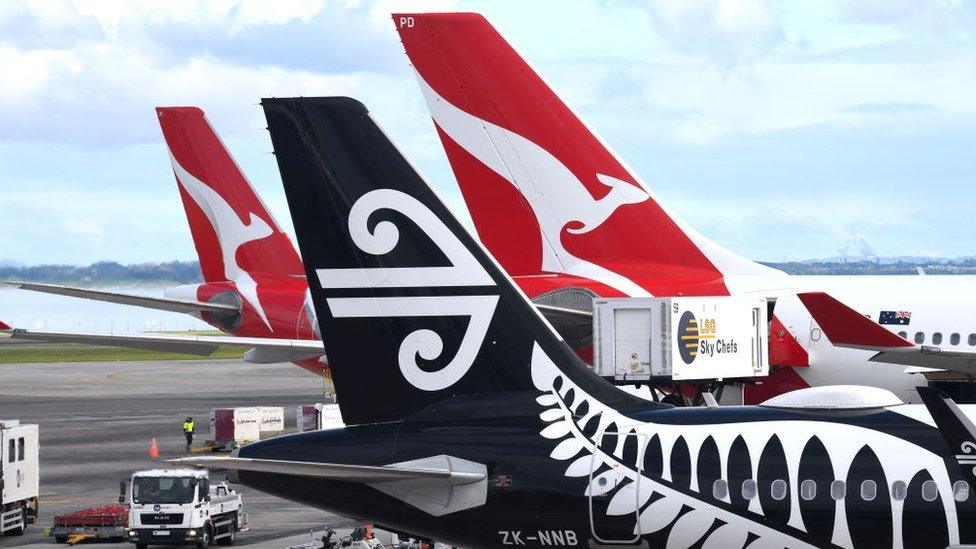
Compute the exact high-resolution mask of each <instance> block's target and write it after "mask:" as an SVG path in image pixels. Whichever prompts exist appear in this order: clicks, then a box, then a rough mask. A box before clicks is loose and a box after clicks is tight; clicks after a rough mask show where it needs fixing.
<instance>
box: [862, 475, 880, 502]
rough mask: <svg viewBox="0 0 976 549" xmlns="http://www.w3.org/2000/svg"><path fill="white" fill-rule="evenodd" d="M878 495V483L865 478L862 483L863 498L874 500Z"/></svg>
mask: <svg viewBox="0 0 976 549" xmlns="http://www.w3.org/2000/svg"><path fill="white" fill-rule="evenodd" d="M877 495H878V484H877V483H876V482H874V481H873V480H865V481H864V482H862V483H861V499H863V500H864V501H874V498H875V497H877Z"/></svg>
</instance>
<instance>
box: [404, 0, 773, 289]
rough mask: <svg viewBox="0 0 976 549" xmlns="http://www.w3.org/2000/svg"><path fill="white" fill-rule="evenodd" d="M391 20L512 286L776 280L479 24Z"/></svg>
mask: <svg viewBox="0 0 976 549" xmlns="http://www.w3.org/2000/svg"><path fill="white" fill-rule="evenodd" d="M393 21H394V23H395V25H396V27H397V30H398V32H399V33H400V38H401V40H402V41H403V45H404V48H405V49H406V52H407V55H408V56H409V58H410V60H411V62H412V63H413V66H414V69H415V70H416V72H417V76H418V79H419V81H420V86H421V89H422V90H423V93H424V96H425V98H426V100H427V105H428V107H429V109H430V111H431V115H432V117H433V119H434V123H435V125H436V127H437V131H438V134H439V135H440V138H441V141H442V143H443V145H444V148H445V150H446V152H447V156H448V158H449V160H450V162H451V166H452V168H453V169H454V173H455V176H456V177H457V180H458V183H459V185H460V187H461V192H462V194H463V195H464V199H465V201H466V203H467V206H468V209H469V210H470V212H471V216H472V218H473V219H474V222H475V225H476V227H477V230H478V234H479V236H480V237H481V239H482V241H483V242H484V243H485V245H486V246H487V247H488V248H489V249H490V250H491V252H492V254H493V255H494V256H495V257H496V258H498V260H499V261H500V262H501V263H502V265H503V266H504V267H505V268H506V270H508V272H509V273H510V274H512V275H513V276H520V275H529V276H531V275H537V274H541V273H559V274H563V275H570V276H577V277H583V278H587V279H590V280H595V281H597V282H600V283H602V284H605V285H606V286H609V287H610V288H613V289H614V290H616V291H617V292H620V293H622V294H625V295H647V294H648V293H650V294H652V295H678V294H683V295H691V294H705V295H716V294H725V293H727V288H726V286H725V281H724V277H725V276H728V275H731V274H736V275H740V274H771V273H775V272H777V271H773V270H772V269H769V268H766V267H763V266H762V265H759V264H756V263H754V262H752V261H749V260H746V259H744V258H741V257H739V256H736V255H735V254H732V253H731V252H729V251H727V250H725V249H724V248H721V247H720V246H718V245H717V244H715V243H713V242H711V241H709V240H708V239H706V238H704V237H703V236H702V235H700V234H699V233H697V232H696V231H694V229H692V228H690V227H689V226H687V225H686V224H684V223H683V222H681V221H680V220H679V219H678V218H677V217H676V216H674V215H672V214H671V213H670V212H668V211H667V210H666V209H665V207H664V206H663V205H662V204H661V203H660V201H659V200H657V198H656V197H655V196H654V194H653V193H652V192H651V191H650V189H648V188H647V186H646V185H644V184H643V183H642V182H641V181H640V179H639V178H638V177H637V176H636V174H634V173H633V172H632V171H631V170H629V169H628V168H627V167H626V166H625V165H624V164H623V163H622V162H621V161H620V159H619V158H617V156H616V155H615V154H614V153H613V151H611V150H610V149H609V147H608V146H607V145H606V144H605V143H603V141H601V140H600V138H599V137H598V136H597V135H596V134H595V133H594V132H593V131H592V130H590V128H588V127H587V126H586V124H585V123H584V122H583V121H582V120H581V119H580V118H579V117H578V116H577V115H576V113H574V112H573V111H572V110H571V109H570V108H569V107H568V106H567V105H566V104H565V103H564V102H563V101H562V100H561V99H560V98H559V96H557V95H556V93H555V92H554V91H553V90H552V89H551V88H550V87H549V86H548V85H547V84H546V82H545V81H544V80H543V79H542V78H541V77H540V76H539V75H538V74H537V73H536V71H535V70H533V68H532V67H531V66H530V65H529V64H528V63H527V62H526V61H525V60H524V59H522V57H520V56H519V54H518V53H517V52H516V51H515V50H514V49H513V48H512V47H511V46H510V45H509V44H508V42H506V41H505V39H504V38H503V37H502V36H501V35H500V34H499V33H498V32H497V31H496V30H495V29H494V28H493V27H492V26H491V24H489V23H488V21H486V20H485V18H484V17H482V16H481V15H478V14H472V13H443V14H394V16H393ZM614 293H616V292H614Z"/></svg>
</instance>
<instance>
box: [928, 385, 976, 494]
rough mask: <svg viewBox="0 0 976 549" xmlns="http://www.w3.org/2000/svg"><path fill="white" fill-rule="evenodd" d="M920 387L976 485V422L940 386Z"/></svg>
mask: <svg viewBox="0 0 976 549" xmlns="http://www.w3.org/2000/svg"><path fill="white" fill-rule="evenodd" d="M917 390H918V394H919V396H921V397H922V402H924V403H925V407H926V408H927V409H928V411H929V414H930V415H931V416H932V420H933V421H935V426H936V428H938V429H939V432H940V433H942V438H943V439H945V441H946V444H948V445H949V449H950V450H951V451H952V453H953V454H954V455H955V458H956V462H957V463H958V464H959V467H960V468H961V469H962V472H963V474H964V475H965V476H966V480H967V481H968V482H969V485H970V486H976V425H973V422H972V420H970V419H969V417H968V416H967V415H966V414H965V412H963V411H962V409H960V408H959V405H957V404H956V403H955V402H954V401H953V400H952V398H950V397H949V395H947V394H945V393H944V392H942V391H940V390H939V389H935V388H933V387H918V388H917Z"/></svg>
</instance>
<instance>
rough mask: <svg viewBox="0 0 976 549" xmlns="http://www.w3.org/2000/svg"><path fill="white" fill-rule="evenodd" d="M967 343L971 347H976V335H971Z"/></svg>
mask: <svg viewBox="0 0 976 549" xmlns="http://www.w3.org/2000/svg"><path fill="white" fill-rule="evenodd" d="M967 341H968V342H969V346H970V347H976V334H969V339H968V340H967Z"/></svg>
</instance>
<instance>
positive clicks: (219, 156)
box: [156, 107, 305, 283]
mask: <svg viewBox="0 0 976 549" xmlns="http://www.w3.org/2000/svg"><path fill="white" fill-rule="evenodd" d="M156 113H157V115H158V117H159V125H160V127H161V128H162V130H163V137H165V138H166V145H167V146H168V147H169V152H170V158H171V160H172V162H173V172H174V173H175V175H176V182H177V185H178V186H179V189H180V197H181V198H182V199H183V207H184V209H185V210H186V218H187V221H188V222H189V224H190V231H191V232H192V233H193V244H194V245H195V246H196V249H197V254H198V255H199V257H200V268H201V269H202V270H203V278H204V280H206V281H207V282H223V281H231V282H238V283H240V282H241V279H242V278H244V279H245V281H246V279H256V278H262V277H265V276H274V275H279V276H280V275H294V276H301V275H304V273H305V271H304V269H303V268H302V262H301V259H300V258H299V257H298V253H297V252H296V251H295V247H294V245H293V244H292V243H291V240H289V238H288V236H287V235H286V234H285V233H283V232H282V231H281V229H280V228H279V227H278V224H277V223H276V222H275V220H274V218H273V217H271V213H270V212H268V209H267V208H266V207H265V206H264V204H263V203H262V202H261V199H260V198H258V195H257V194H256V193H255V192H254V188H252V187H251V184H250V182H248V180H247V178H246V177H245V176H244V174H243V173H242V172H241V170H240V168H239V167H238V166H237V163H236V162H234V159H233V158H232V157H231V156H230V153H228V152H227V149H226V148H225V147H224V144H223V143H222V142H221V141H220V137H218V136H217V134H216V133H215V132H214V130H213V128H212V127H211V126H210V123H209V122H208V121H207V118H206V116H204V114H203V111H202V110H200V109H198V108H196V107H160V108H157V109H156Z"/></svg>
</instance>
